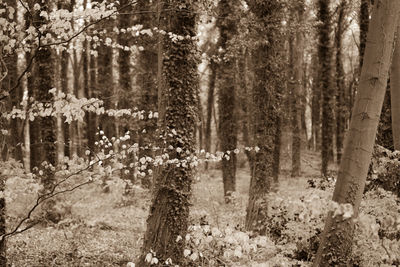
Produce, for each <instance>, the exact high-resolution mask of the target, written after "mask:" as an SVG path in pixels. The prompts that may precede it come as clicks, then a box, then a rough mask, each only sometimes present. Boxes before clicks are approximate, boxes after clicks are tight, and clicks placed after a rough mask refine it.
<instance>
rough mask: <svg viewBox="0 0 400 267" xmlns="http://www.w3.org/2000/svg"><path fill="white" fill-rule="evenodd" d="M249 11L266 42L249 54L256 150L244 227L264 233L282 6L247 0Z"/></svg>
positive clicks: (272, 164) (280, 80)
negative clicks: (251, 56)
mask: <svg viewBox="0 0 400 267" xmlns="http://www.w3.org/2000/svg"><path fill="white" fill-rule="evenodd" d="M247 4H248V5H249V8H250V10H251V11H252V12H253V13H254V14H255V16H256V17H257V19H258V20H259V22H260V25H262V28H263V29H262V34H261V35H262V36H264V38H267V40H268V44H266V43H265V42H262V43H260V44H258V45H257V47H256V49H255V51H254V53H253V62H254V63H253V68H254V85H253V88H252V90H253V92H252V100H253V101H252V106H253V107H254V109H253V115H252V117H253V121H252V123H253V140H254V145H255V146H257V147H258V148H259V151H258V152H257V153H255V155H254V163H253V169H252V171H251V181H250V191H249V203H248V206H247V214H246V229H247V230H252V231H257V232H259V233H260V234H263V233H265V230H266V229H265V224H264V223H263V222H265V220H266V215H267V214H266V212H267V205H266V204H267V203H266V201H267V200H266V195H267V193H268V192H269V190H270V188H271V185H272V183H273V178H274V177H273V176H274V171H276V166H275V164H276V163H277V161H276V160H277V159H276V158H275V157H276V137H277V133H278V132H279V129H278V128H279V120H278V118H279V115H280V113H279V109H280V107H279V97H278V93H279V92H281V89H279V88H280V87H281V86H282V84H284V82H283V79H284V77H283V76H282V75H281V73H283V72H284V71H283V69H284V68H283V66H282V62H283V58H282V56H281V49H282V47H283V42H282V37H281V33H280V31H281V27H282V24H281V23H280V20H281V18H282V16H283V10H284V7H283V5H282V3H281V1H275V0H269V1H264V2H263V3H262V4H260V3H259V1H250V0H249V1H247Z"/></svg>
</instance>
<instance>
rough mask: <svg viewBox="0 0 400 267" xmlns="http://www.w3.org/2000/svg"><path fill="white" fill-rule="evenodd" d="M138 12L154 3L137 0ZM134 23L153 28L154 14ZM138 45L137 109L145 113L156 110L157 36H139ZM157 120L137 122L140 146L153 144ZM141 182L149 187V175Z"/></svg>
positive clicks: (152, 7) (144, 152)
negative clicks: (138, 98)
mask: <svg viewBox="0 0 400 267" xmlns="http://www.w3.org/2000/svg"><path fill="white" fill-rule="evenodd" d="M135 8H136V10H137V11H138V12H143V11H145V10H148V11H154V10H155V9H156V5H155V4H154V3H149V2H148V1H146V0H141V1H138V3H137V5H136V7H135ZM136 19H137V21H136V22H135V23H137V24H141V25H143V27H144V28H145V29H148V28H150V29H151V28H153V27H155V26H157V27H160V25H156V24H155V23H156V16H155V15H154V13H153V12H150V13H149V12H147V13H146V12H145V13H142V14H139V15H138V16H137V18H136ZM139 43H140V45H142V46H143V47H144V50H143V51H141V52H140V54H139V60H138V64H137V67H138V72H139V73H138V76H137V83H138V85H139V87H140V102H139V109H140V110H144V111H145V112H146V114H148V113H149V112H150V111H151V112H155V111H157V106H158V86H157V64H158V51H157V38H156V37H155V36H147V35H144V36H141V37H140V39H139ZM156 129H157V122H156V120H154V119H147V118H146V119H145V120H142V121H140V122H139V132H140V135H139V145H140V147H142V148H146V147H149V148H151V147H153V146H155V145H156V144H155V141H156ZM153 154H154V153H153V151H152V150H151V149H141V150H139V158H141V157H146V156H150V157H152V156H153ZM142 184H143V185H144V186H145V187H151V184H152V182H151V177H149V178H148V179H146V178H145V179H142Z"/></svg>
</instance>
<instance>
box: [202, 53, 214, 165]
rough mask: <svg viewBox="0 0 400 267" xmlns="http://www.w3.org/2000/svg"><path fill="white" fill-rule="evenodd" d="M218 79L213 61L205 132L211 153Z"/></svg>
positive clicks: (206, 146) (209, 77)
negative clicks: (212, 121) (215, 93)
mask: <svg viewBox="0 0 400 267" xmlns="http://www.w3.org/2000/svg"><path fill="white" fill-rule="evenodd" d="M216 77H217V64H216V63H215V62H214V61H213V60H211V62H210V74H209V76H208V92H207V114H206V132H205V137H204V139H205V150H206V151H207V152H211V141H212V140H211V120H212V112H213V106H214V91H215V81H216ZM205 169H206V170H207V169H208V162H206V163H205Z"/></svg>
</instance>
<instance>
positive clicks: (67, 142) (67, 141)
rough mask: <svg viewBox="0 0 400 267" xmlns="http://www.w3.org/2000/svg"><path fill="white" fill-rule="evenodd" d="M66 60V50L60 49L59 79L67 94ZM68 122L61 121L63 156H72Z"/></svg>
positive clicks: (62, 89) (63, 90) (62, 88)
mask: <svg viewBox="0 0 400 267" xmlns="http://www.w3.org/2000/svg"><path fill="white" fill-rule="evenodd" d="M68 62H69V54H68V52H67V51H65V50H64V51H62V52H61V70H60V80H61V91H62V92H63V93H64V94H68V93H70V92H69V89H68ZM62 119H63V121H65V119H64V118H62ZM69 128H70V124H68V123H66V122H64V123H63V127H62V129H63V136H64V141H63V145H64V155H65V156H68V157H69V156H72V155H70V151H73V148H72V147H73V143H72V141H73V138H71V135H70V131H69Z"/></svg>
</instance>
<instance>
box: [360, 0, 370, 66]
mask: <svg viewBox="0 0 400 267" xmlns="http://www.w3.org/2000/svg"><path fill="white" fill-rule="evenodd" d="M370 1H371V0H361V2H360V17H359V21H360V22H359V23H360V47H359V49H360V52H359V61H360V63H359V72H360V73H361V68H362V65H363V61H364V52H365V46H366V44H367V33H368V25H369V5H370Z"/></svg>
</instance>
